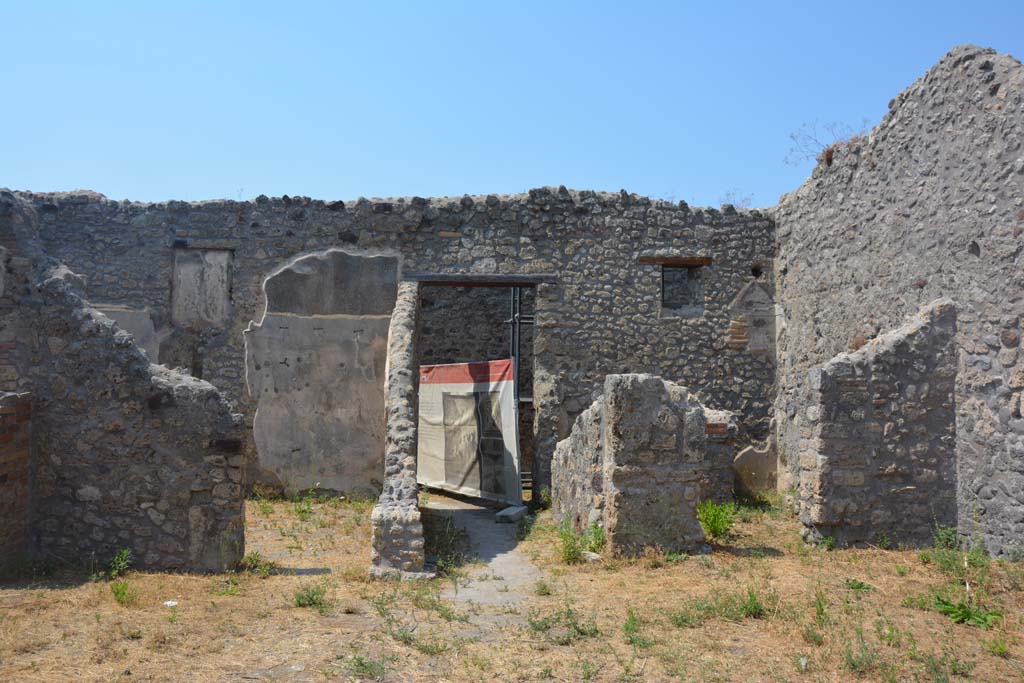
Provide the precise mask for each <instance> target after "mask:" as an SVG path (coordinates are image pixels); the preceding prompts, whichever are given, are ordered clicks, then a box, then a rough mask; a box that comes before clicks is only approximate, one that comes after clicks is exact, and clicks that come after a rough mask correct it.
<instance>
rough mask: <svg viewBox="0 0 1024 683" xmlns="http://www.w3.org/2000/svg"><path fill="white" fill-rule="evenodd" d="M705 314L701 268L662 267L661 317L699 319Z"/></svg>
mask: <svg viewBox="0 0 1024 683" xmlns="http://www.w3.org/2000/svg"><path fill="white" fill-rule="evenodd" d="M703 313H704V285H703V281H702V278H701V267H700V266H668V265H663V266H662V267H661V317H663V318H697V317H700V316H701V315H703Z"/></svg>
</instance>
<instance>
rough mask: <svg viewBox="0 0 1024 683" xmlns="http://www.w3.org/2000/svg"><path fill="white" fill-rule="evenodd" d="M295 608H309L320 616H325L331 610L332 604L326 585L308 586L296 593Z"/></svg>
mask: <svg viewBox="0 0 1024 683" xmlns="http://www.w3.org/2000/svg"><path fill="white" fill-rule="evenodd" d="M294 601H295V606H296V607H309V608H312V609H315V610H316V611H317V612H319V613H320V614H325V613H326V612H327V610H329V609H330V608H331V602H330V601H329V600H328V599H327V584H326V583H322V582H321V583H311V584H307V585H305V586H303V587H301V588H299V589H298V590H297V591H295V598H294Z"/></svg>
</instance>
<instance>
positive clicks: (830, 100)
mask: <svg viewBox="0 0 1024 683" xmlns="http://www.w3.org/2000/svg"><path fill="white" fill-rule="evenodd" d="M0 27H2V38H0V58H2V64H3V77H2V79H0V84H2V86H0V87H2V91H0V92H2V93H3V95H2V97H0V131H2V132H0V136H2V137H0V186H6V187H10V188H14V189H30V190H38V191H48V190H69V189H75V188H88V189H93V190H96V191H98V192H102V193H104V194H106V195H107V196H108V197H111V198H113V199H124V198H129V199H137V200H163V199H186V200H194V199H209V198H219V197H227V198H231V199H237V198H243V199H244V198H251V197H254V196H256V195H258V194H261V193H262V194H267V195H281V194H291V195H308V196H312V197H316V198H322V199H346V200H347V199H354V198H356V197H359V196H367V197H381V196H401V195H420V196H436V195H460V194H464V193H469V194H478V193H489V192H495V193H506V192H521V191H524V190H527V189H529V188H531V187H538V186H541V185H559V184H564V185H566V186H569V187H572V188H579V189H599V190H618V189H620V188H625V189H627V190H629V191H631V192H637V193H640V194H646V195H651V196H656V197H665V198H671V199H675V200H679V199H685V200H686V201H688V202H690V203H692V204H700V205H704V204H710V205H717V204H719V203H720V202H721V200H722V199H723V198H724V197H726V195H727V194H728V193H729V192H732V193H734V195H735V196H736V197H745V196H749V197H750V198H751V200H752V203H753V205H755V206H761V205H768V204H773V203H775V201H776V200H777V199H778V196H779V194H781V193H783V192H787V191H790V190H792V189H795V188H796V187H797V186H798V185H799V184H800V183H801V182H802V181H803V180H804V179H805V178H806V176H807V175H808V173H809V172H810V162H807V163H804V164H803V165H800V166H791V165H787V164H786V163H784V159H785V157H786V154H787V151H788V150H789V148H790V146H791V143H790V140H789V134H790V133H791V132H793V131H795V130H796V129H798V128H799V127H800V125H801V124H803V123H807V122H813V121H819V122H842V123H847V124H850V125H853V126H857V127H859V125H860V124H861V123H862V121H863V120H864V119H868V120H869V121H870V124H871V125H874V124H875V123H877V122H878V121H879V120H880V119H881V117H882V115H883V114H884V113H885V110H886V105H887V103H888V101H889V100H890V99H891V98H892V97H893V96H895V95H896V94H897V93H898V92H899V91H900V90H902V89H904V88H905V87H907V86H908V85H910V84H911V83H912V82H913V81H914V80H915V79H917V78H918V76H920V75H921V74H922V73H924V71H925V70H927V69H928V68H929V67H930V66H931V65H932V64H934V63H935V62H936V61H938V59H939V58H940V57H941V56H942V55H943V54H945V53H946V52H947V51H948V50H949V49H950V48H951V47H953V46H954V45H957V44H959V43H967V42H970V43H976V44H979V45H984V46H988V47H994V48H996V49H997V50H999V51H1000V52H1009V53H1011V54H1013V55H1015V56H1016V57H1017V58H1018V59H1019V58H1022V57H1024V30H1022V28H1024V0H1015V1H1007V2H1002V1H993V2H986V3H983V4H981V5H978V4H976V3H971V2H963V1H962V0H961V1H960V2H943V1H929V2H916V3H904V2H899V1H893V0H890V1H888V2H880V3H866V2H843V3H839V2H814V3H799V4H798V3H771V2H750V3H722V2H711V1H710V0H709V1H707V2H700V3H695V2H677V3H667V2H664V3H656V2H650V3H643V2H615V3H610V2H609V3H606V2H596V1H591V2H561V3H559V2H537V3H534V2H522V1H517V2H507V3H497V2H483V1H480V2H475V3H469V2H465V3H455V2H440V1H438V2H416V3H384V2H367V3H360V4H345V3H341V2H333V3H301V2H280V1H279V2H274V3H265V2H239V3H227V2H219V3H218V2H202V3H200V2H195V3H193V2H174V3H171V2H165V3H157V2H133V3H127V2H125V3H107V2H45V1H42V0H17V1H14V2H12V1H9V0H0Z"/></svg>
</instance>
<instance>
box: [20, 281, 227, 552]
mask: <svg viewBox="0 0 1024 683" xmlns="http://www.w3.org/2000/svg"><path fill="white" fill-rule="evenodd" d="M38 294H39V296H38V299H35V300H33V301H31V302H27V305H28V306H30V307H31V312H32V319H33V321H34V323H35V326H36V329H37V331H38V336H37V347H36V349H35V354H34V357H33V363H32V366H31V367H30V368H29V369H28V370H27V372H28V374H29V376H30V378H31V382H32V386H33V392H34V394H35V396H36V401H37V405H38V406H41V407H40V408H39V409H38V410H37V411H36V413H35V417H34V420H33V432H34V441H35V451H36V473H35V486H34V488H33V492H32V493H33V514H32V528H33V534H34V536H35V537H34V547H35V548H38V549H45V551H46V552H47V554H50V555H53V556H58V557H62V558H64V559H67V560H76V559H82V558H83V557H85V556H87V555H90V554H95V555H96V556H97V557H99V558H101V559H102V558H106V557H109V556H111V555H113V553H114V552H115V551H116V550H117V549H119V548H122V547H127V548H131V549H132V551H133V553H134V555H135V557H136V558H137V561H138V562H139V564H140V565H142V566H146V567H151V568H173V569H200V570H222V569H224V568H226V567H230V566H232V565H233V564H234V563H235V562H237V561H238V560H239V559H240V558H241V556H242V550H243V526H242V524H243V520H242V495H241V486H240V482H241V472H242V470H241V465H242V462H241V454H240V452H239V451H240V448H241V439H240V437H241V430H240V426H241V425H240V420H239V419H237V418H236V417H235V416H233V415H232V413H231V410H230V406H229V405H228V404H227V403H226V402H225V401H224V399H223V398H222V397H221V396H220V394H219V393H218V392H217V390H216V389H215V388H214V387H213V386H211V385H210V384H209V383H207V382H204V381H202V380H197V379H195V378H193V377H191V376H189V375H184V374H181V373H178V372H177V371H172V370H167V369H166V368H163V367H160V366H153V365H150V364H149V361H148V360H147V359H146V357H145V355H144V354H142V353H141V352H140V351H139V350H138V349H137V348H136V347H135V346H134V344H133V343H132V339H131V337H130V335H128V334H127V333H126V332H124V331H122V330H120V329H118V328H117V327H116V325H115V324H114V323H113V321H112V320H110V319H109V318H106V317H105V316H103V315H102V314H99V313H98V312H96V311H93V310H91V309H89V308H88V307H87V306H85V305H84V304H83V303H82V301H81V300H80V299H79V298H78V296H77V295H76V294H75V293H74V289H73V285H72V280H71V279H70V278H69V277H68V276H67V275H66V273H59V272H58V273H55V274H54V275H53V276H51V277H49V278H47V279H46V280H44V281H43V282H42V283H41V284H40V287H39V290H38Z"/></svg>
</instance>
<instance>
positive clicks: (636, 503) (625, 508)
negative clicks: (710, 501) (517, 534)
mask: <svg viewBox="0 0 1024 683" xmlns="http://www.w3.org/2000/svg"><path fill="white" fill-rule="evenodd" d="M706 431H707V423H706V419H705V412H704V407H703V406H702V405H701V404H700V403H699V402H698V401H697V400H696V399H695V398H694V397H693V396H692V395H690V394H689V392H688V391H687V389H686V388H685V387H682V386H679V385H678V384H675V383H673V382H668V381H665V380H663V379H662V378H660V377H655V376H652V375H635V374H632V375H609V376H608V377H607V378H606V380H605V384H604V393H603V395H602V397H601V398H600V399H598V400H597V401H595V402H594V404H593V405H591V406H590V407H589V408H588V409H587V410H586V411H584V412H583V414H582V415H581V416H580V417H579V418H578V419H577V420H576V424H575V425H574V426H573V430H572V433H571V435H570V436H569V438H567V439H565V440H563V441H562V442H560V443H559V444H558V447H557V448H556V450H555V457H554V461H553V467H554V470H553V472H552V477H553V491H552V497H553V505H554V514H555V519H556V520H557V521H558V522H559V523H569V524H571V525H572V526H574V527H575V528H576V529H580V530H582V529H584V528H586V527H588V526H589V525H590V524H593V523H595V522H596V523H598V524H599V525H600V526H602V527H603V528H604V531H605V534H606V537H607V539H608V547H609V550H610V551H611V552H614V553H622V554H637V553H639V552H642V551H643V549H644V548H646V547H659V548H662V549H664V550H668V551H678V550H692V549H693V548H694V547H695V546H697V545H699V544H700V543H701V541H703V538H704V534H703V531H702V530H701V527H700V523H699V522H698V521H697V504H698V502H699V501H700V499H701V498H702V495H704V493H705V486H706V483H705V475H706V468H707V465H708V463H707V461H706V455H707V434H706Z"/></svg>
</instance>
